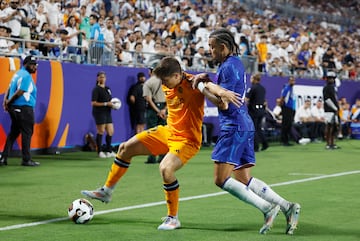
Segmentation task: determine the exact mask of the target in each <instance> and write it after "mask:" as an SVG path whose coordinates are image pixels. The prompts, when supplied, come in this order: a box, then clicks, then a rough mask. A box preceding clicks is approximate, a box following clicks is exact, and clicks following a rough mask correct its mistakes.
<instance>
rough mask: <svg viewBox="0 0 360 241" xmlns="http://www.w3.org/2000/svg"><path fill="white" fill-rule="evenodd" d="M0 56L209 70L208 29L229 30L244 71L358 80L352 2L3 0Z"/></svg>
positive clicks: (358, 42) (359, 49)
mask: <svg viewBox="0 0 360 241" xmlns="http://www.w3.org/2000/svg"><path fill="white" fill-rule="evenodd" d="M0 3H1V5H0V56H20V55H21V54H29V53H30V54H33V55H38V56H39V57H40V58H44V59H58V60H61V61H72V62H76V63H83V64H98V65H122V66H134V67H139V66H144V67H148V66H152V65H153V64H154V63H156V62H157V61H158V59H160V58H161V57H162V56H165V55H174V56H176V57H177V58H178V59H179V60H180V61H181V63H182V64H183V67H184V69H189V70H206V71H212V70H213V69H214V67H215V66H214V65H215V63H212V62H211V61H210V60H209V58H208V56H209V54H210V53H209V47H208V43H207V37H208V35H209V34H210V33H211V31H213V30H214V29H216V28H219V27H226V28H228V29H230V31H231V32H233V33H234V36H235V39H236V41H237V43H238V44H239V46H240V49H241V55H242V59H243V62H244V64H245V66H246V69H247V71H248V72H249V73H255V72H261V73H263V74H267V75H276V76H288V75H295V76H301V77H305V78H323V77H325V76H326V72H327V71H329V70H332V71H335V72H336V73H337V74H338V76H339V77H340V78H341V79H349V80H354V81H356V80H358V81H359V80H360V77H359V74H360V29H359V26H360V18H359V10H360V2H359V1H356V0H339V1H325V0H301V1H300V0H264V1H255V0H229V1H225V0H130V1H124V0H66V1H61V0H0Z"/></svg>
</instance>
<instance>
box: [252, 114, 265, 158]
mask: <svg viewBox="0 0 360 241" xmlns="http://www.w3.org/2000/svg"><path fill="white" fill-rule="evenodd" d="M249 115H250V117H251V119H252V120H253V122H254V127H255V136H254V149H255V151H258V150H259V144H260V143H261V144H262V145H263V147H264V146H267V145H268V143H267V140H266V137H265V135H264V132H263V130H262V128H261V127H262V121H263V119H264V117H265V109H264V108H260V109H256V108H249Z"/></svg>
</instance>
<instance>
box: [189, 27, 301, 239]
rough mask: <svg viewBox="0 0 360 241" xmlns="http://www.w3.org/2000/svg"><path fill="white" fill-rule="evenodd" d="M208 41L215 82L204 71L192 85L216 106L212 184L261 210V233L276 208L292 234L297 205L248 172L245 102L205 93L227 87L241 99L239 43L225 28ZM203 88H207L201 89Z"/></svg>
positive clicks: (250, 151)
mask: <svg viewBox="0 0 360 241" xmlns="http://www.w3.org/2000/svg"><path fill="white" fill-rule="evenodd" d="M208 42H209V46H210V51H211V55H212V58H213V59H214V60H215V61H216V62H217V63H219V64H220V65H219V68H218V70H217V73H216V81H215V83H216V84H215V83H212V82H211V81H210V79H209V77H208V76H207V74H199V75H196V76H195V77H194V81H193V87H194V88H195V87H197V88H198V89H199V90H200V91H201V92H203V94H204V95H205V96H206V97H208V99H209V100H210V101H212V102H213V103H214V104H215V105H217V106H218V107H219V123H220V135H219V138H218V140H217V142H216V146H215V148H214V150H213V153H212V157H211V158H212V160H213V161H214V168H215V171H214V180H215V184H216V185H217V186H218V187H220V188H221V189H223V190H225V191H227V192H229V193H230V194H232V195H233V196H235V197H237V198H238V199H240V200H242V201H244V202H246V203H248V204H251V205H253V206H254V207H256V208H258V209H259V210H261V211H262V213H263V214H264V219H265V222H264V225H263V226H262V227H261V229H260V233H261V234H265V233H266V232H267V231H268V230H269V229H270V228H271V226H272V224H273V221H274V219H275V217H276V216H277V214H278V212H279V210H281V211H282V212H283V213H284V214H285V217H286V221H287V225H286V231H285V233H286V234H293V232H294V230H295V229H296V226H297V223H298V219H299V214H300V205H299V204H298V203H292V202H289V201H287V200H285V199H284V198H282V197H281V196H280V195H278V194H277V193H276V192H275V191H273V190H272V189H271V188H270V187H269V185H267V184H266V183H264V182H263V181H261V180H260V179H257V178H255V177H252V176H251V174H250V171H251V167H253V166H255V152H254V133H255V129H254V125H253V121H252V119H251V118H250V116H249V114H248V111H247V108H246V105H241V106H240V107H237V106H235V105H234V104H232V103H229V102H225V101H224V102H221V101H220V102H219V101H214V100H212V99H211V97H209V96H207V93H208V92H211V93H214V94H215V95H217V96H221V93H220V92H221V91H224V89H227V90H230V91H233V92H236V93H238V94H239V98H240V99H241V101H242V102H243V101H244V98H245V92H246V89H247V87H246V75H245V70H244V66H243V64H242V62H241V60H240V58H239V57H238V55H239V47H238V45H237V44H236V43H235V39H234V37H233V35H232V33H231V32H230V31H228V30H227V29H218V30H215V31H214V32H212V33H211V34H210V36H209V40H208ZM205 88H206V89H207V90H208V91H204V89H205ZM219 98H220V97H219ZM219 103H221V104H219ZM227 103H229V104H227ZM232 174H233V176H234V177H232Z"/></svg>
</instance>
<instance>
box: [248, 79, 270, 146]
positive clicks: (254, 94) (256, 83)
mask: <svg viewBox="0 0 360 241" xmlns="http://www.w3.org/2000/svg"><path fill="white" fill-rule="evenodd" d="M260 78H261V77H260V74H255V75H253V76H252V77H251V83H252V85H251V87H250V89H249V90H248V91H247V93H246V100H247V103H248V111H249V115H250V117H251V119H252V120H253V122H254V126H255V138H254V150H255V151H256V152H257V151H259V143H262V147H261V150H262V151H264V150H266V149H267V148H268V147H269V144H268V142H267V140H266V138H265V135H264V133H263V130H262V128H261V126H262V122H263V119H264V117H265V105H264V103H265V94H266V90H265V88H264V87H263V86H262V85H261V84H260Z"/></svg>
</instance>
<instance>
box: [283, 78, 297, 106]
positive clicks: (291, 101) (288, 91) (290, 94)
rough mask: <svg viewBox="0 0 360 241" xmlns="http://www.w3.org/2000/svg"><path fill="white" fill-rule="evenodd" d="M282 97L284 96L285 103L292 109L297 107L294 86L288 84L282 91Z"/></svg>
mask: <svg viewBox="0 0 360 241" xmlns="http://www.w3.org/2000/svg"><path fill="white" fill-rule="evenodd" d="M281 97H283V98H284V105H285V106H286V107H288V108H290V109H293V110H295V109H296V101H295V97H294V91H293V87H292V86H291V85H289V84H286V85H285V86H284V88H283V89H282V91H281Z"/></svg>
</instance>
